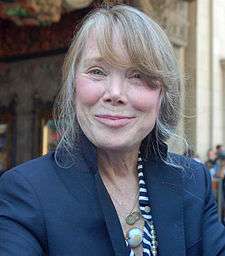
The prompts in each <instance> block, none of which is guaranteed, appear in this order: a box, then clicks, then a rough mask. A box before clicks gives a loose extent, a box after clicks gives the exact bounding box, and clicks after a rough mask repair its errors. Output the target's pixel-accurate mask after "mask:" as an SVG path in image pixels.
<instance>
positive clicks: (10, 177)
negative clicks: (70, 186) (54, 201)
mask: <svg viewBox="0 0 225 256" xmlns="http://www.w3.org/2000/svg"><path fill="white" fill-rule="evenodd" d="M57 169H59V167H57V165H56V164H55V161H54V154H53V153H50V154H48V155H45V156H42V157H39V158H36V159H33V160H30V161H27V162H25V163H23V164H20V165H18V166H16V167H14V168H12V169H10V170H7V171H6V172H4V173H3V174H2V176H1V177H0V184H2V185H3V184H5V185H7V186H10V184H14V186H15V185H16V184H19V183H20V184H21V183H24V184H25V183H27V184H30V186H35V187H37V188H38V187H40V188H41V187H42V188H43V186H45V185H46V186H47V183H49V181H50V180H51V181H53V180H54V179H56V172H57Z"/></svg>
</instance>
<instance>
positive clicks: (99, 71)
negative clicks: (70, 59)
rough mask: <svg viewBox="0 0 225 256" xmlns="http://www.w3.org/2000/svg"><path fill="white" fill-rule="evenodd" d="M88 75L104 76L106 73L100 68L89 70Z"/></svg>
mask: <svg viewBox="0 0 225 256" xmlns="http://www.w3.org/2000/svg"><path fill="white" fill-rule="evenodd" d="M88 73H89V74H91V75H95V76H106V72H105V71H104V70H103V69H101V68H91V69H90V70H88Z"/></svg>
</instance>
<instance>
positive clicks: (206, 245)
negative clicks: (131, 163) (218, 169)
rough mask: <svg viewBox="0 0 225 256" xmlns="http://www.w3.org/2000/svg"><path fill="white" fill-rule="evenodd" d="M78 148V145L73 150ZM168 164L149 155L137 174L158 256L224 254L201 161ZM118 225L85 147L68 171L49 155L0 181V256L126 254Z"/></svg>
mask: <svg viewBox="0 0 225 256" xmlns="http://www.w3.org/2000/svg"><path fill="white" fill-rule="evenodd" d="M80 148H82V146H81V147H80ZM174 160H175V161H176V163H177V165H180V166H183V170H182V168H180V167H171V166H169V165H167V164H165V163H164V162H163V161H161V160H160V159H159V158H158V157H157V156H156V155H154V154H151V155H150V156H149V157H147V158H146V159H145V160H144V169H143V171H144V174H145V177H146V184H147V188H148V193H149V199H150V202H151V205H152V215H153V219H154V223H155V227H156V231H157V237H158V241H159V255H160V256H185V255H186V256H201V255H204V256H224V255H225V229H224V226H223V225H222V224H220V223H219V222H218V218H217V208H216V204H215V200H214V197H213V195H212V191H211V183H210V176H209V174H208V171H207V170H206V169H205V168H204V166H203V165H201V164H199V163H197V162H195V161H192V160H187V159H185V158H183V157H180V156H174ZM128 253H129V251H128V249H127V247H126V244H125V240H124V237H123V232H122V228H121V225H120V222H119V219H118V216H117V213H116V210H115V208H114V206H113V203H112V201H111V199H110V196H109V194H108V193H107V190H106V188H105V187H104V185H103V182H102V180H101V177H100V175H99V173H98V170H97V161H96V152H95V149H94V147H93V146H91V145H85V147H84V149H81V150H78V151H77V154H76V160H75V163H74V165H73V166H72V167H70V168H68V169H63V168H60V167H58V166H57V165H56V163H55V160H54V155H53V154H49V155H46V156H44V157H41V158H38V159H36V160H32V161H29V162H27V163H25V164H22V165H20V166H18V167H16V168H14V169H12V170H10V171H7V172H6V173H4V174H3V175H2V177H1V179H0V255H1V256H38V255H39V256H41V255H48V256H87V255H88V256H90V255H96V256H113V255H116V256H128Z"/></svg>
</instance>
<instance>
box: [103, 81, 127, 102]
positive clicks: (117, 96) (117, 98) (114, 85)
mask: <svg viewBox="0 0 225 256" xmlns="http://www.w3.org/2000/svg"><path fill="white" fill-rule="evenodd" d="M103 101H104V102H105V103H109V104H111V105H113V106H117V105H125V104H126V103H127V97H126V86H125V81H124V79H123V78H121V77H118V76H116V77H112V78H111V79H110V80H109V83H108V86H107V88H106V90H105V94H104V96H103Z"/></svg>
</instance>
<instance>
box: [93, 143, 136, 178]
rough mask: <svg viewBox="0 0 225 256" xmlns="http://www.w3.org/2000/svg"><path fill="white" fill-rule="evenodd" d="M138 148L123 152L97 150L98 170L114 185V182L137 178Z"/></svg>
mask: <svg viewBox="0 0 225 256" xmlns="http://www.w3.org/2000/svg"><path fill="white" fill-rule="evenodd" d="M138 151H139V146H138V147H135V148H133V149H132V150H129V152H128V151H125V152H121V151H120V152H115V151H109V150H102V149H98V150H97V158H98V165H99V170H100V173H101V175H102V176H104V177H105V178H107V179H108V180H110V181H111V182H112V183H114V181H115V180H118V179H123V178H127V177H128V176H135V177H136V176H137V158H138Z"/></svg>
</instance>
